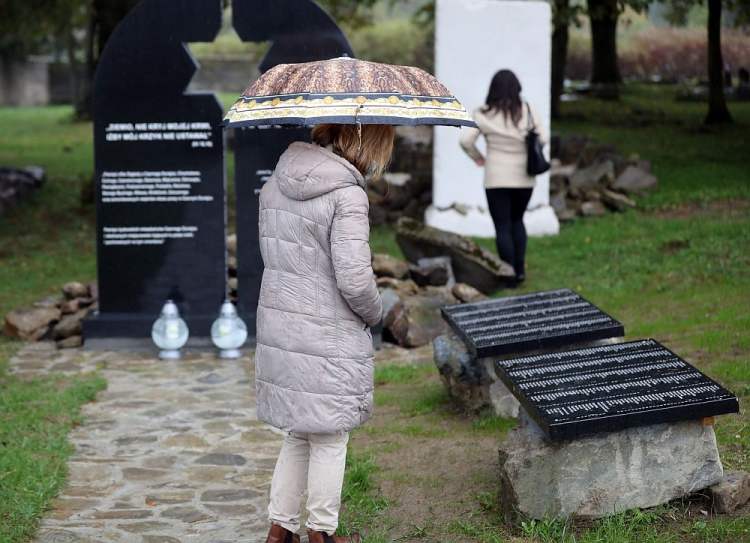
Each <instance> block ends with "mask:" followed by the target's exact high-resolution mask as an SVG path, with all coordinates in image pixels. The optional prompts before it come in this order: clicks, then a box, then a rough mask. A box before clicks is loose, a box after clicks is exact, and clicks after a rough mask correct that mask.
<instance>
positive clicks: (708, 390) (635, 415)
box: [495, 339, 739, 440]
mask: <svg viewBox="0 0 750 543" xmlns="http://www.w3.org/2000/svg"><path fill="white" fill-rule="evenodd" d="M495 370H496V373H497V375H498V377H500V379H501V380H502V381H503V382H504V383H505V385H506V386H507V387H508V388H509V389H510V390H511V392H513V394H514V395H515V396H516V398H517V399H518V400H519V401H520V402H521V404H522V405H523V406H524V407H525V408H526V410H527V411H528V413H529V414H530V415H531V416H532V418H534V420H535V421H536V422H537V423H538V424H539V426H540V427H541V428H542V429H543V430H544V431H545V432H546V434H547V436H548V437H549V438H550V439H553V440H560V439H572V438H575V437H579V436H583V435H588V434H593V433H597V432H605V431H616V430H622V429H624V428H632V427H635V426H644V425H648V424H658V423H663V422H674V421H680V420H691V419H699V418H703V417H712V416H714V415H723V414H727V413H736V412H738V411H739V402H738V400H737V397H736V396H734V395H733V394H732V393H731V392H729V391H728V390H726V389H725V388H723V387H722V386H721V385H719V384H718V383H716V382H715V381H713V380H711V379H710V378H708V377H707V376H706V375H704V374H703V373H701V372H700V371H698V370H697V369H695V368H694V367H693V366H691V365H690V364H688V363H687V362H685V361H684V360H683V359H682V358H680V357H679V356H677V355H676V354H674V353H673V352H672V351H670V350H669V349H667V348H666V347H664V346H663V345H661V344H660V343H659V342H657V341H654V340H653V339H646V340H640V341H631V342H627V343H617V344H613V345H605V346H601V347H590V348H582V349H575V350H571V351H564V352H558V353H552V354H543V355H538V356H526V357H521V358H513V359H508V360H499V361H496V362H495Z"/></svg>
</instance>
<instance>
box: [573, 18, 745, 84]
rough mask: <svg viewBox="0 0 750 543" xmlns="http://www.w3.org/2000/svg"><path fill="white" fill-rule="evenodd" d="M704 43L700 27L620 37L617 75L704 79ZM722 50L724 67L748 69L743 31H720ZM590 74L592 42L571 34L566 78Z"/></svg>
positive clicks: (656, 29) (638, 77)
mask: <svg viewBox="0 0 750 543" xmlns="http://www.w3.org/2000/svg"><path fill="white" fill-rule="evenodd" d="M622 38H625V39H622ZM706 40H707V37H706V31H705V30H704V29H702V28H649V29H646V30H643V31H640V32H636V33H633V34H630V35H628V36H623V37H621V39H620V43H619V44H618V46H619V50H620V55H619V61H620V73H621V74H622V76H623V77H624V78H633V79H639V80H648V79H653V78H656V77H658V78H661V79H664V80H673V81H679V80H682V79H686V78H705V77H706V76H707V68H708V60H707V42H706ZM721 49H722V54H723V56H724V62H725V64H727V66H729V67H730V69H731V70H732V72H733V73H734V74H736V73H737V69H738V68H739V67H740V66H744V67H745V68H748V67H750V39H749V38H748V36H747V35H745V34H744V33H743V32H741V31H739V30H731V29H723V30H722V40H721ZM590 74H591V42H590V40H589V39H588V37H587V36H584V35H582V34H581V33H573V34H572V35H571V39H570V45H569V49H568V63H567V66H566V70H565V76H566V77H567V78H568V79H578V80H580V79H588V78H589V75H590Z"/></svg>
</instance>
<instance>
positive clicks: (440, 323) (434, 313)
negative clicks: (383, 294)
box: [383, 287, 458, 347]
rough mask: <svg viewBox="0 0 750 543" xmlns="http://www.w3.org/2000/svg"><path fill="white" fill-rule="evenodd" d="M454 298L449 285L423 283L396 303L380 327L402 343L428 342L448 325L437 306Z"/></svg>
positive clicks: (422, 343)
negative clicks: (424, 284) (423, 286)
mask: <svg viewBox="0 0 750 543" xmlns="http://www.w3.org/2000/svg"><path fill="white" fill-rule="evenodd" d="M457 302H458V300H456V298H454V297H453V294H452V292H451V289H450V288H448V287H426V288H424V289H422V290H421V291H420V292H419V294H417V295H415V296H409V297H408V298H406V299H404V300H402V301H401V302H399V303H397V304H396V305H395V306H394V307H393V308H392V309H391V310H390V312H389V313H388V315H386V318H385V320H384V321H383V327H384V328H385V329H386V330H387V331H388V332H389V333H390V334H391V336H392V338H393V340H395V342H396V343H398V344H399V345H401V346H402V347H419V346H421V345H427V344H428V343H430V342H431V341H432V340H433V339H435V338H436V337H437V336H439V335H440V334H443V333H445V332H446V331H447V329H448V325H447V324H446V322H445V321H444V320H443V319H442V317H441V315H440V308H441V307H444V306H446V305H453V304H456V303H457Z"/></svg>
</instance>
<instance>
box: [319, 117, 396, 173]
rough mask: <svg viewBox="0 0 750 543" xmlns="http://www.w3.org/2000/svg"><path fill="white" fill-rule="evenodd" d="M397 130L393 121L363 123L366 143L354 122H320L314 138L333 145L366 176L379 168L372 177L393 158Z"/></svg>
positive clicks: (380, 171)
mask: <svg viewBox="0 0 750 543" xmlns="http://www.w3.org/2000/svg"><path fill="white" fill-rule="evenodd" d="M394 134H395V131H394V129H393V126H392V125H390V124H364V125H362V147H361V148H360V140H359V134H358V132H357V127H356V125H353V124H319V125H318V126H316V127H315V128H313V131H312V140H313V141H314V142H315V143H317V144H318V145H321V146H323V147H325V146H327V145H333V152H334V153H336V154H337V155H339V156H340V157H341V158H344V159H346V160H347V161H348V162H350V163H351V164H352V165H353V166H354V167H355V168H357V170H359V173H361V174H362V176H363V177H367V175H368V174H369V173H370V172H371V171H372V168H373V165H375V171H374V173H373V175H372V177H371V178H370V180H375V179H378V178H379V177H380V176H381V174H382V173H383V171H385V169H386V168H387V167H388V164H389V163H390V162H391V155H392V153H393V138H394Z"/></svg>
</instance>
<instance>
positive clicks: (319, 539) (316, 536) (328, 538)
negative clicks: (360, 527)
mask: <svg viewBox="0 0 750 543" xmlns="http://www.w3.org/2000/svg"><path fill="white" fill-rule="evenodd" d="M307 538H308V539H309V540H310V543H359V534H352V535H350V536H347V537H339V536H337V535H328V534H327V533H325V532H313V531H312V530H311V529H310V528H308V529H307Z"/></svg>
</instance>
